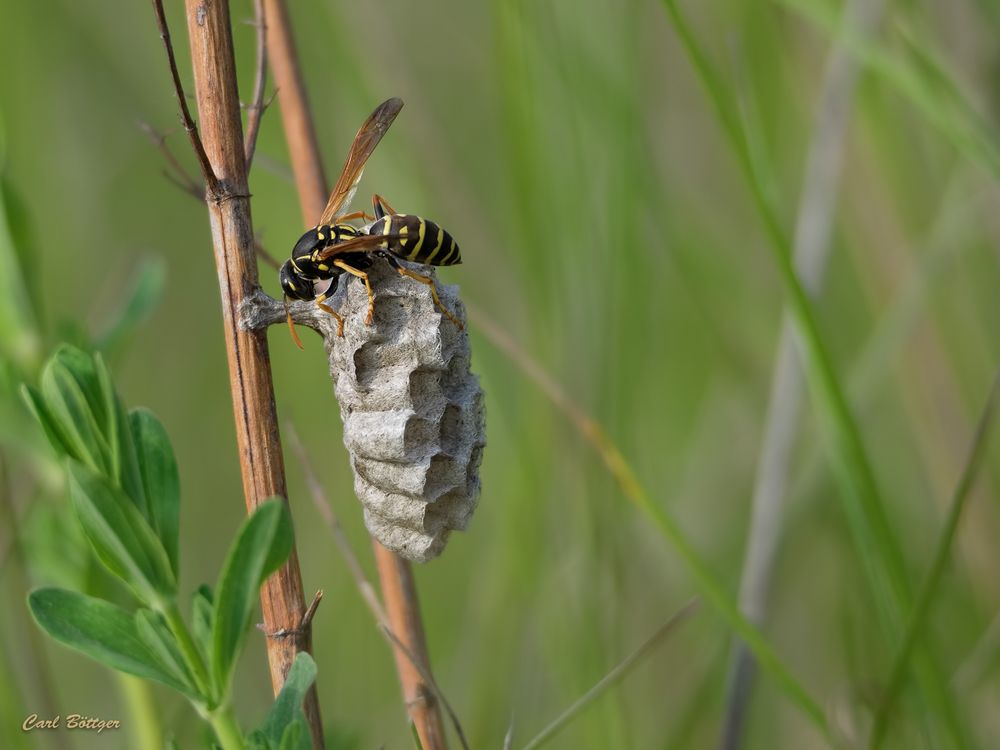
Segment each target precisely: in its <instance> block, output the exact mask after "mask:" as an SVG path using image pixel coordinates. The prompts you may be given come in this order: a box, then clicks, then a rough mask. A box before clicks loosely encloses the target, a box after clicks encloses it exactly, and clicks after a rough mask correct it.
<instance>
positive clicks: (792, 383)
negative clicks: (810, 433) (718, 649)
mask: <svg viewBox="0 0 1000 750" xmlns="http://www.w3.org/2000/svg"><path fill="white" fill-rule="evenodd" d="M882 6H883V3H882V0H851V2H850V3H849V4H848V7H847V9H846V10H845V11H844V15H845V18H847V19H849V21H850V22H851V23H853V24H857V25H858V26H859V27H860V31H861V33H864V34H866V35H867V34H870V33H872V31H873V29H874V28H875V26H876V25H877V23H878V19H879V18H880V17H881V14H882ZM856 78H857V66H856V65H855V63H854V61H853V60H852V59H851V57H850V55H849V54H848V53H847V51H846V50H845V49H844V48H843V47H841V46H835V47H834V49H833V51H832V52H831V54H830V59H829V61H828V63H827V67H826V72H825V75H824V79H823V86H822V90H821V92H820V96H819V102H818V104H817V109H816V120H815V127H814V130H813V134H812V140H811V142H810V144H809V154H808V159H807V162H806V170H805V176H804V178H803V187H802V196H801V201H800V204H799V213H798V218H797V221H796V226H795V240H794V241H795V245H794V257H795V268H796V271H797V272H798V275H799V277H800V279H801V281H802V285H803V286H804V287H805V288H806V289H807V290H808V291H809V292H810V294H812V295H813V296H815V295H816V294H817V293H818V291H819V288H820V286H821V284H822V279H823V275H824V272H825V270H826V265H827V259H828V257H829V252H830V230H831V227H832V224H833V216H834V213H835V211H836V205H837V193H838V190H837V187H838V185H839V183H840V174H841V168H842V164H843V152H844V142H845V139H846V133H847V127H848V124H849V121H850V115H851V109H852V108H851V102H852V97H853V91H854V84H855V80H856ZM805 385H806V384H805V379H804V374H803V370H802V365H801V364H800V363H799V356H798V352H797V351H796V348H795V338H794V332H793V326H792V322H791V320H790V318H789V316H788V315H787V314H786V315H785V316H784V318H783V319H782V324H781V336H780V340H779V344H778V352H777V355H776V357H775V367H774V374H773V376H772V380H771V390H770V397H769V401H768V411H767V416H766V419H765V425H764V440H763V444H762V448H761V453H760V458H759V461H758V465H757V478H756V482H755V485H754V494H753V500H752V504H751V516H750V528H749V529H748V531H747V545H746V552H745V556H744V561H743V575H742V578H741V581H740V609H741V611H742V612H743V614H744V615H745V616H746V618H747V619H748V620H750V621H751V622H752V623H754V624H755V625H758V626H760V625H762V623H763V621H764V615H765V612H766V610H767V599H768V590H769V588H770V583H771V578H772V576H773V572H774V560H775V555H776V553H777V548H778V543H779V541H780V539H781V522H782V517H783V508H784V504H785V497H786V495H787V494H788V481H789V476H790V474H791V461H792V453H793V451H794V447H795V444H796V440H797V433H798V423H799V416H800V413H801V411H802V404H803V401H804V395H805V390H806V389H805ZM754 671H755V663H754V660H753V657H752V656H751V654H750V653H749V652H748V650H747V648H746V646H745V645H744V644H743V642H742V641H740V642H737V643H736V644H735V645H734V648H733V655H732V659H731V662H730V668H729V686H728V698H727V706H726V717H725V721H724V722H723V727H722V734H721V737H720V740H719V748H720V750H736V748H738V747H740V746H741V744H742V742H743V729H744V725H745V720H746V710H747V706H748V705H749V701H750V695H751V693H752V691H753V682H754Z"/></svg>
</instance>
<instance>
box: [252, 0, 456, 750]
mask: <svg viewBox="0 0 1000 750" xmlns="http://www.w3.org/2000/svg"><path fill="white" fill-rule="evenodd" d="M265 2H266V5H267V17H268V37H267V38H268V49H269V50H270V61H271V72H272V73H273V74H274V79H275V82H276V83H277V86H278V101H279V102H280V104H281V119H282V122H283V123H284V126H285V139H286V141H287V142H288V150H289V152H290V153H291V157H292V169H293V171H294V172H295V183H296V187H297V189H298V193H299V203H300V204H301V206H302V214H303V216H304V217H305V223H306V225H310V224H312V223H314V222H315V221H316V220H317V219H318V217H319V216H320V214H322V212H323V207H324V206H325V205H326V199H327V189H328V188H327V184H326V178H325V177H324V176H323V166H322V164H323V161H322V157H321V156H320V153H319V146H318V144H317V142H316V132H315V129H314V127H313V122H312V115H311V113H310V111H309V102H308V100H307V98H306V94H305V87H304V86H303V83H302V74H301V71H300V70H299V61H298V56H297V54H296V52H295V43H294V40H293V37H292V31H291V26H290V24H289V20H288V11H287V9H286V7H285V3H284V0H265ZM372 545H373V546H374V549H375V559H376V562H377V564H378V571H379V578H380V580H381V584H382V598H383V600H384V601H385V609H386V614H387V615H388V618H389V628H390V631H391V632H392V633H393V634H394V635H395V637H396V640H398V641H399V643H402V644H404V646H405V648H406V649H408V650H410V651H411V652H412V656H413V657H414V658H413V659H412V660H411V659H409V658H407V655H406V653H405V652H403V651H402V650H401V649H400V648H399V644H398V643H397V644H394V646H395V648H394V652H395V655H396V668H397V671H398V673H399V680H400V683H401V685H402V689H403V697H404V700H405V701H406V709H407V711H408V712H409V715H410V718H411V719H412V720H413V723H414V725H415V726H416V728H417V733H418V734H419V736H420V741H421V743H422V744H423V747H424V748H425V750H446V748H447V740H446V737H445V733H444V724H443V722H442V720H441V708H440V706H439V704H438V701H437V700H436V699H435V697H434V690H433V688H432V686H431V684H430V683H432V682H433V678H432V679H431V680H425V678H424V677H423V676H422V675H421V673H420V670H418V669H417V668H416V667H415V665H414V662H419V663H420V664H421V665H423V667H424V668H425V671H426V674H427V676H428V677H431V675H430V672H429V670H430V663H431V662H430V655H429V654H428V651H427V642H426V639H425V637H424V629H423V625H422V624H421V620H420V607H419V604H418V601H417V590H416V585H415V582H414V580H413V572H412V571H411V570H410V566H409V563H407V562H406V561H405V560H403V559H402V558H400V557H398V556H397V555H395V554H394V553H392V552H389V551H388V550H386V549H385V548H383V547H382V546H381V545H380V544H378V542H376V541H375V540H372Z"/></svg>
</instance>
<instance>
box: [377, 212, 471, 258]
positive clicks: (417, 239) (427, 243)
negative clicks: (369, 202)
mask: <svg viewBox="0 0 1000 750" xmlns="http://www.w3.org/2000/svg"><path fill="white" fill-rule="evenodd" d="M369 232H370V233H371V234H376V235H382V234H389V235H399V238H398V239H396V238H395V237H394V238H393V239H389V240H386V241H385V242H384V243H383V247H385V249H387V250H388V251H389V252H391V253H392V254H393V255H395V256H396V257H398V258H402V259H403V260H409V261H412V262H414V263H424V264H426V265H428V266H454V265H457V264H458V263H461V262H462V252H461V251H460V250H459V249H458V243H457V242H455V238H454V237H452V236H451V234H449V233H448V231H447V230H445V229H443V228H442V227H440V226H438V225H437V224H435V223H434V222H433V221H431V220H430V219H422V218H420V217H419V216H412V215H410V214H389V215H388V216H384V217H382V218H381V219H379V220H378V221H376V222H375V223H374V224H372V226H371V229H369Z"/></svg>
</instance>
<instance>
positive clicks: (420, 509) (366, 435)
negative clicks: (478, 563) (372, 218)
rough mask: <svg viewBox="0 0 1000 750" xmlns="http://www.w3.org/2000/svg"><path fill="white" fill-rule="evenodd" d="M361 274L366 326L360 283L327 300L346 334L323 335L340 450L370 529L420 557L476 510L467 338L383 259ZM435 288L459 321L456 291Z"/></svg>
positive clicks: (477, 430) (476, 407)
mask: <svg viewBox="0 0 1000 750" xmlns="http://www.w3.org/2000/svg"><path fill="white" fill-rule="evenodd" d="M368 273H369V275H370V276H371V282H372V285H373V286H374V287H375V289H376V290H377V292H376V295H377V305H376V307H375V320H374V325H371V326H369V325H365V324H364V319H365V315H366V312H367V307H368V299H367V295H366V294H365V288H364V285H363V284H362V283H360V282H359V281H358V280H357V279H354V278H351V280H350V282H349V283H342V284H341V287H342V289H340V290H339V291H338V292H337V294H336V295H335V296H334V297H333V304H334V306H335V307H337V309H339V311H340V314H341V315H343V316H344V319H345V321H346V325H345V328H344V336H343V337H337V336H328V337H326V343H327V349H328V351H329V353H330V370H331V373H332V375H333V377H334V380H335V387H336V394H337V400H338V402H339V403H340V414H341V418H342V419H343V422H344V444H345V445H346V446H347V449H348V451H349V453H350V456H351V467H352V469H353V470H354V488H355V492H356V493H357V495H358V498H359V499H360V500H361V502H362V503H363V505H364V514H365V524H366V525H367V527H368V530H369V532H370V533H371V534H372V536H374V537H375V538H376V539H377V540H378V541H379V542H380V543H381V544H382V545H383V546H385V547H387V548H389V549H391V550H393V551H394V552H396V553H398V554H400V555H402V556H403V557H406V558H408V559H411V560H416V561H425V560H429V559H431V558H433V557H436V556H437V555H438V554H440V553H441V551H442V550H443V549H444V545H445V542H446V541H447V539H448V536H449V534H450V533H451V531H452V530H455V529H464V528H465V527H466V526H467V524H468V523H469V520H470V518H471V516H472V512H473V510H474V509H475V507H476V503H477V501H478V498H479V464H480V461H481V459H482V453H483V446H484V445H485V413H484V405H483V392H482V390H481V389H480V387H479V379H478V378H477V377H476V376H475V375H474V374H472V373H471V372H470V371H469V362H470V357H471V351H470V347H469V337H468V334H467V333H466V332H465V331H464V330H460V329H459V328H458V327H457V326H455V325H454V324H453V323H452V322H451V321H450V320H447V319H446V318H445V317H444V316H443V315H441V314H440V313H439V311H438V310H437V309H436V308H435V305H434V301H433V298H432V297H431V294H430V292H429V291H428V287H427V286H425V285H423V284H417V283H414V282H413V280H412V279H408V278H405V277H402V276H400V275H399V274H397V273H396V272H394V271H392V270H391V269H390V268H389V267H388V265H387V264H385V263H376V264H374V265H373V266H372V268H371V269H370V270H369V272H368ZM438 291H439V293H440V296H441V299H442V301H443V302H444V304H445V305H446V306H448V307H449V308H450V309H451V310H452V311H453V312H454V313H455V314H456V315H457V316H458V317H459V318H461V319H462V320H463V322H464V319H465V311H464V308H463V307H462V304H461V302H460V301H459V299H458V294H457V287H455V286H440V287H438Z"/></svg>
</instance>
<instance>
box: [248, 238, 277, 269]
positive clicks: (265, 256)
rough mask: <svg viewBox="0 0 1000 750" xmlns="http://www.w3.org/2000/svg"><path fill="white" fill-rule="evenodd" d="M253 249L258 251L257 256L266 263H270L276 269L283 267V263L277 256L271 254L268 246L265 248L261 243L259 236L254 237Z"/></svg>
mask: <svg viewBox="0 0 1000 750" xmlns="http://www.w3.org/2000/svg"><path fill="white" fill-rule="evenodd" d="M253 249H254V252H255V253H257V257H258V258H260V259H261V260H262V261H264V262H265V263H267V265H269V266H270V267H271V268H273V269H274V270H275V271H277V270H278V269H279V268H281V263H280V262H278V259H277V258H275V257H274V256H273V255H271V253H269V252H268V251H267V248H265V247H264V246H263V245H262V244H261V243H260V240H258V239H257V238H254V241H253Z"/></svg>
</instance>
